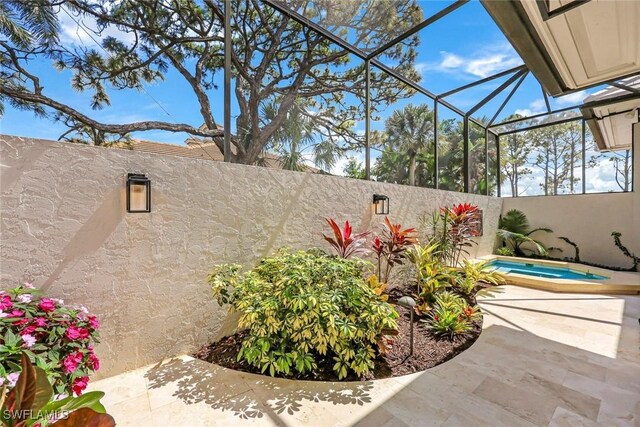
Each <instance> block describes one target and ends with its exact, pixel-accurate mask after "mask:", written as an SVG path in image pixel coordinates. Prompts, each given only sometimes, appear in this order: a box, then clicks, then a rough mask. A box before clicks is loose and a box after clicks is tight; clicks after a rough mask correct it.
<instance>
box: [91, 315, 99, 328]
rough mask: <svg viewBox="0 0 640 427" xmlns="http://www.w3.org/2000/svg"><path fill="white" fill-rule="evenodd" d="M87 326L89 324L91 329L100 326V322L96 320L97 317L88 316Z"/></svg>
mask: <svg viewBox="0 0 640 427" xmlns="http://www.w3.org/2000/svg"><path fill="white" fill-rule="evenodd" d="M89 326H91V329H99V328H100V322H98V318H96V316H93V315H91V316H89Z"/></svg>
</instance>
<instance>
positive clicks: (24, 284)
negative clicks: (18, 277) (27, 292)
mask: <svg viewBox="0 0 640 427" xmlns="http://www.w3.org/2000/svg"><path fill="white" fill-rule="evenodd" d="M22 286H24V287H25V288H27V289H35V288H36V287H35V286H33V283H31V282H24V283H23V284H22Z"/></svg>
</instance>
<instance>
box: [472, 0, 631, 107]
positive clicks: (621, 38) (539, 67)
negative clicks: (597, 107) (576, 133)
mask: <svg viewBox="0 0 640 427" xmlns="http://www.w3.org/2000/svg"><path fill="white" fill-rule="evenodd" d="M481 1H482V4H483V5H484V7H485V9H486V10H487V12H488V13H489V14H490V15H491V17H492V18H493V20H494V21H495V22H496V24H497V25H498V26H499V27H500V29H501V30H502V31H503V33H504V34H505V36H506V37H507V39H508V40H509V41H510V42H511V44H512V45H513V47H514V48H515V50H516V51H517V52H518V54H519V55H520V56H521V57H522V59H523V61H524V62H525V64H527V66H528V68H529V70H531V72H532V73H533V74H534V75H535V77H536V78H537V79H538V81H539V82H540V83H541V84H542V86H543V87H544V89H545V90H546V91H547V92H548V93H549V94H550V95H552V96H559V95H563V94H566V93H569V92H573V91H576V90H581V89H585V88H588V87H592V86H596V85H599V84H603V83H607V82H609V81H612V80H615V79H620V78H624V77H628V76H630V75H633V74H637V73H638V72H640V27H639V26H638V22H639V21H640V1H620V2H608V1H585V0H537V1H523V0H517V1H515V0H514V1H494V0H481Z"/></svg>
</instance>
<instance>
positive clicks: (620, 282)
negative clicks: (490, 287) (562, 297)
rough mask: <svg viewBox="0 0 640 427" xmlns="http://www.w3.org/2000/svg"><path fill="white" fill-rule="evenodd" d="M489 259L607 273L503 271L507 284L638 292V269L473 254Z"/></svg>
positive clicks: (578, 290)
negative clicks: (573, 275)
mask: <svg viewBox="0 0 640 427" xmlns="http://www.w3.org/2000/svg"><path fill="white" fill-rule="evenodd" d="M493 260H501V261H507V262H509V261H511V262H525V263H527V264H538V265H544V266H549V267H564V268H569V269H571V270H574V271H578V272H581V273H591V274H597V275H600V276H605V277H607V279H604V280H603V279H600V280H578V279H557V278H553V279H550V278H544V277H537V276H529V275H525V274H518V273H507V274H504V273H503V276H504V277H505V279H506V281H507V283H508V284H510V285H516V286H524V287H527V288H533V289H541V290H546V291H552V292H563V293H567V292H568V293H594V294H623V295H640V273H635V272H626V271H614V270H607V269H604V268H599V267H591V266H588V265H584V264H576V263H573V262H568V261H552V260H544V259H533V258H522V257H511V256H502V255H486V256H482V257H478V258H476V261H493Z"/></svg>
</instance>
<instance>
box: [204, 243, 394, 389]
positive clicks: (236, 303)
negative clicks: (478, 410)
mask: <svg viewBox="0 0 640 427" xmlns="http://www.w3.org/2000/svg"><path fill="white" fill-rule="evenodd" d="M372 268H373V266H372V265H371V264H370V263H369V262H367V261H363V260H361V259H357V258H350V259H346V258H342V257H336V256H330V255H327V254H326V253H324V252H322V251H320V250H308V251H297V252H291V251H289V250H287V249H283V250H280V251H279V252H278V253H277V254H275V255H274V256H271V257H267V258H264V259H263V260H262V261H260V263H259V264H258V265H257V266H256V267H255V268H253V269H251V270H249V271H247V272H245V273H243V272H241V267H240V266H239V265H229V264H227V265H221V266H218V267H217V268H216V269H215V270H214V271H213V272H212V274H211V275H210V276H209V283H210V284H211V286H212V288H213V292H214V295H215V296H216V298H217V299H218V302H219V303H220V304H230V305H231V308H232V310H234V311H237V312H239V313H240V320H239V327H240V329H246V330H247V336H246V338H245V339H244V341H243V342H242V347H241V350H240V353H239V354H238V360H244V361H246V362H247V363H248V364H249V365H251V366H254V367H257V368H259V369H260V370H261V371H262V372H269V374H270V375H272V376H273V375H276V374H280V375H296V374H307V373H310V372H312V371H314V370H315V369H316V367H317V366H318V365H319V364H320V362H322V364H323V365H326V364H327V363H330V364H331V365H332V366H333V371H334V372H335V373H336V374H337V375H338V377H339V378H340V379H342V378H345V377H346V376H347V375H348V374H349V373H350V372H352V373H355V374H356V375H358V376H360V375H362V374H365V373H367V372H369V371H370V370H371V369H372V368H373V360H374V359H375V357H376V355H377V351H378V349H379V347H378V342H379V341H380V340H381V338H382V336H383V334H384V331H385V330H393V329H395V328H396V319H397V318H398V313H397V312H396V310H395V309H394V308H393V307H392V306H391V305H390V304H388V303H387V302H385V301H384V299H385V298H383V297H381V295H380V292H378V289H377V288H378V286H377V285H378V284H377V283H374V282H371V283H370V282H369V281H367V280H366V279H365V271H367V270H369V271H370V270H371V269H372Z"/></svg>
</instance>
